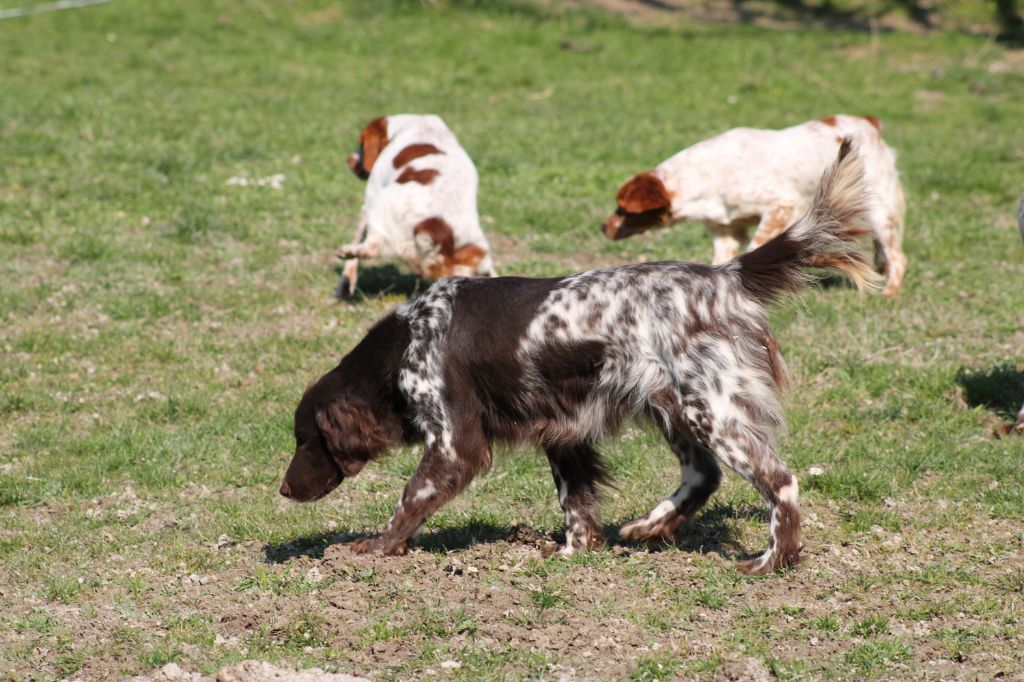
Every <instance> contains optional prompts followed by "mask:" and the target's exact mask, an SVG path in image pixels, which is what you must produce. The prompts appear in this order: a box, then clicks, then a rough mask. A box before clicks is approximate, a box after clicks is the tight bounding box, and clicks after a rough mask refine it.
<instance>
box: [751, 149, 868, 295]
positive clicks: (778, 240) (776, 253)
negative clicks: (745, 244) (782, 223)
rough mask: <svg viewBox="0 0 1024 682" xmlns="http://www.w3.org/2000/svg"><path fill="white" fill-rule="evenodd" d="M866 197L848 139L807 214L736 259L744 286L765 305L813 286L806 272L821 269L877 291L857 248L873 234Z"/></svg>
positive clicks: (857, 158)
mask: <svg viewBox="0 0 1024 682" xmlns="http://www.w3.org/2000/svg"><path fill="white" fill-rule="evenodd" d="M868 198H869V197H868V192H867V190H866V189H865V187H864V167H863V165H862V163H861V159H860V155H859V154H858V153H857V149H856V146H855V145H854V144H853V142H852V141H851V140H850V138H846V139H844V140H843V143H842V145H840V147H839V155H838V156H837V157H836V160H835V163H833V164H832V166H831V167H830V168H829V169H828V170H826V171H825V174H824V175H823V176H822V177H821V184H819V185H818V191H817V192H816V193H815V195H814V203H813V204H812V205H811V208H810V209H809V210H808V211H807V213H805V214H804V215H803V217H801V218H800V220H798V221H797V222H795V223H793V224H792V225H790V226H789V227H788V228H787V229H786V231H785V232H783V233H782V234H780V235H778V236H777V237H775V238H774V239H772V240H771V241H769V242H768V243H766V244H764V245H763V246H761V247H760V248H757V249H754V250H753V251H750V252H749V253H745V254H743V255H742V256H739V257H738V258H736V259H735V260H734V261H732V263H733V264H734V265H733V267H736V266H738V270H739V276H740V281H741V282H742V283H743V286H744V287H745V288H746V289H747V291H749V292H750V293H751V295H753V296H754V298H756V299H758V300H759V301H762V302H764V303H767V302H769V301H771V300H773V299H775V298H777V297H778V296H779V295H780V294H782V293H784V292H787V291H795V290H796V289H799V288H800V287H802V286H804V285H805V284H807V283H808V282H810V281H811V280H812V279H813V278H812V277H811V276H810V275H809V274H808V273H807V272H806V270H807V269H808V268H820V269H823V270H832V271H836V272H840V273H842V274H843V275H845V276H846V277H848V278H849V279H850V281H851V282H853V283H854V284H855V285H856V286H857V288H858V289H860V290H861V291H864V290H865V289H871V288H875V287H876V286H877V284H878V282H879V280H880V277H879V276H878V274H877V273H875V271H874V269H872V267H871V265H870V264H869V263H868V259H867V256H866V255H865V254H864V252H863V251H861V249H860V247H859V245H858V240H859V239H860V238H861V237H863V236H865V235H868V234H870V233H871V222H870V221H871V213H870V210H869V207H868Z"/></svg>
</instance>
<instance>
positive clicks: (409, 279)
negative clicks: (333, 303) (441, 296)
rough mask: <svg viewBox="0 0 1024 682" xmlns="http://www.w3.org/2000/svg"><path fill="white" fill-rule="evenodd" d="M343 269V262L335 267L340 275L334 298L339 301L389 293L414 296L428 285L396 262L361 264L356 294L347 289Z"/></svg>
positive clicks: (374, 296) (335, 271) (354, 300)
mask: <svg viewBox="0 0 1024 682" xmlns="http://www.w3.org/2000/svg"><path fill="white" fill-rule="evenodd" d="M342 270H343V266H342V265H341V264H338V265H336V266H335V267H334V274H335V275H337V276H338V283H337V285H336V286H335V287H334V298H335V299H336V300H338V301H353V302H362V301H365V300H367V299H370V298H378V297H380V296H386V295H389V294H398V295H399V296H404V297H406V298H412V297H414V296H415V295H417V294H419V293H420V292H421V291H423V289H425V288H426V286H427V285H426V283H424V281H423V280H422V279H420V278H419V277H417V276H416V275H413V274H411V273H408V272H403V271H401V270H399V269H398V267H397V266H395V265H394V264H391V263H389V264H386V265H367V266H360V268H359V281H358V283H357V285H356V286H357V288H356V291H355V293H354V294H349V293H347V292H346V291H345V285H346V284H347V281H346V280H345V277H344V275H343V272H342Z"/></svg>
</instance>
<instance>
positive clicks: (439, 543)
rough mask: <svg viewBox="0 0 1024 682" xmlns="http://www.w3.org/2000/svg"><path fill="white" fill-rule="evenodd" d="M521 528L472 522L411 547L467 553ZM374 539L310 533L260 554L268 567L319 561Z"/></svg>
mask: <svg viewBox="0 0 1024 682" xmlns="http://www.w3.org/2000/svg"><path fill="white" fill-rule="evenodd" d="M521 528H522V527H521V526H507V525H502V524H495V523H491V522H490V521H476V520H472V521H469V522H468V523H464V524H462V525H459V526H452V527H449V528H437V529H433V530H429V531H426V532H424V533H423V534H422V535H420V536H419V537H418V538H417V539H416V540H415V541H414V542H413V543H411V546H413V547H418V548H420V549H422V550H425V551H428V552H433V553H441V554H444V553H446V552H450V551H452V550H461V549H469V548H470V547H472V546H474V545H480V544H492V543H495V542H498V541H499V540H507V539H510V538H514V536H515V535H516V533H517V532H519V530H520V529H521ZM374 535H376V534H375V533H372V532H368V533H359V532H353V531H343V532H327V533H312V534H310V535H303V536H300V537H297V538H293V539H291V540H286V541H285V542H280V543H269V544H268V545H267V546H266V547H265V548H264V550H263V554H264V557H265V560H266V562H267V563H271V564H281V563H285V562H287V561H290V560H291V559H296V558H299V557H309V558H312V559H322V558H323V556H324V551H325V550H326V549H327V548H328V547H330V546H332V545H339V544H348V543H350V542H355V541H356V540H359V539H360V538H367V537H373V536H374Z"/></svg>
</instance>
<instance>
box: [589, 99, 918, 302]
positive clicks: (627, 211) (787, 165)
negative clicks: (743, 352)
mask: <svg viewBox="0 0 1024 682" xmlns="http://www.w3.org/2000/svg"><path fill="white" fill-rule="evenodd" d="M881 129H882V125H881V123H880V122H879V121H878V119H877V118H875V117H873V116H867V117H860V116H846V115H843V114H838V115H836V116H829V117H827V118H823V119H820V120H816V121H808V122H807V123H801V124H800V125H796V126H793V127H791V128H785V129H783V130H759V129H755V128H735V129H733V130H729V131H727V132H725V133H722V134H721V135H716V136H715V137H712V138H710V139H707V140H704V141H703V142H699V143H697V144H695V145H693V146H692V147H688V148H687V149H684V150H683V151H681V152H679V153H678V154H676V155H675V156H673V157H671V158H670V159H668V160H667V161H664V162H663V163H661V164H660V165H658V167H657V168H655V169H654V170H653V171H649V172H645V173H639V174H637V175H634V176H633V177H632V178H630V180H629V181H628V182H626V184H624V185H623V186H622V187H621V188H620V189H619V192H618V195H617V196H616V200H617V203H618V208H617V209H616V211H615V213H614V214H612V215H611V217H609V218H608V219H607V220H606V221H605V222H604V224H603V225H602V226H601V229H602V230H603V231H604V233H605V234H606V235H607V236H608V237H610V238H611V239H624V238H625V237H629V236H632V235H634V234H639V233H640V232H644V231H646V230H649V229H651V228H654V227H665V226H668V225H671V224H673V223H678V222H684V221H702V222H704V223H705V225H707V228H708V231H709V232H711V236H712V238H713V240H714V256H713V262H714V264H716V265H718V264H721V263H725V262H726V261H728V260H730V259H731V258H734V257H735V256H736V255H737V254H738V253H739V250H740V246H741V245H742V244H743V242H745V241H746V239H747V230H748V228H750V227H752V226H754V225H756V226H757V230H756V231H755V233H754V237H753V238H752V239H751V240H750V244H749V246H748V250H753V249H756V248H757V247H759V246H761V245H762V244H764V243H766V242H768V241H769V240H770V239H771V238H772V237H774V236H775V235H777V234H779V233H780V232H782V231H783V230H785V229H786V227H787V226H789V225H790V224H791V223H792V222H793V221H794V220H795V219H796V218H797V217H798V216H800V215H801V214H802V213H803V212H804V211H806V210H807V208H808V207H809V206H810V205H811V200H812V199H813V197H814V191H815V189H816V188H817V186H818V180H819V179H820V178H821V174H822V172H823V171H824V170H825V168H827V167H828V165H829V163H830V162H831V161H832V159H834V158H835V155H836V150H837V149H838V148H839V144H840V143H841V142H842V140H843V139H844V138H847V137H848V138H851V139H853V140H855V141H856V142H857V143H858V145H859V148H860V154H861V158H862V159H863V165H864V180H865V186H866V188H867V190H868V192H869V193H870V196H871V223H872V232H873V238H874V242H875V265H876V267H878V269H879V270H880V271H881V272H883V273H887V274H888V283H887V284H886V287H885V289H884V293H885V294H886V295H887V296H895V295H896V294H898V293H899V290H900V286H901V284H902V282H903V274H904V272H905V270H906V265H907V259H906V256H904V255H903V217H904V212H905V206H904V199H903V188H902V187H901V186H900V180H899V174H898V173H897V171H896V153H895V152H894V151H893V150H892V148H891V147H889V146H888V145H887V144H886V143H885V141H884V140H882V135H881Z"/></svg>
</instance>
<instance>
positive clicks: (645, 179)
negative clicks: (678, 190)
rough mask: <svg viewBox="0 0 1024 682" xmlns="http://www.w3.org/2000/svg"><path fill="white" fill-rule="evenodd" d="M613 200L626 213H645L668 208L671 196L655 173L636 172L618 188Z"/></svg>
mask: <svg viewBox="0 0 1024 682" xmlns="http://www.w3.org/2000/svg"><path fill="white" fill-rule="evenodd" d="M615 201H616V202H617V203H618V204H619V207H620V208H622V210H624V211H626V212H627V213H646V212H648V211H658V210H663V209H666V208H668V207H669V206H671V204H672V197H671V196H670V195H669V193H668V190H667V189H666V188H665V183H663V182H662V181H661V179H660V178H658V177H657V176H656V175H654V174H653V173H638V174H637V175H634V176H633V177H632V178H630V179H629V180H628V181H627V182H626V184H624V185H623V186H622V187H620V188H619V192H618V194H616V195H615Z"/></svg>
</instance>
